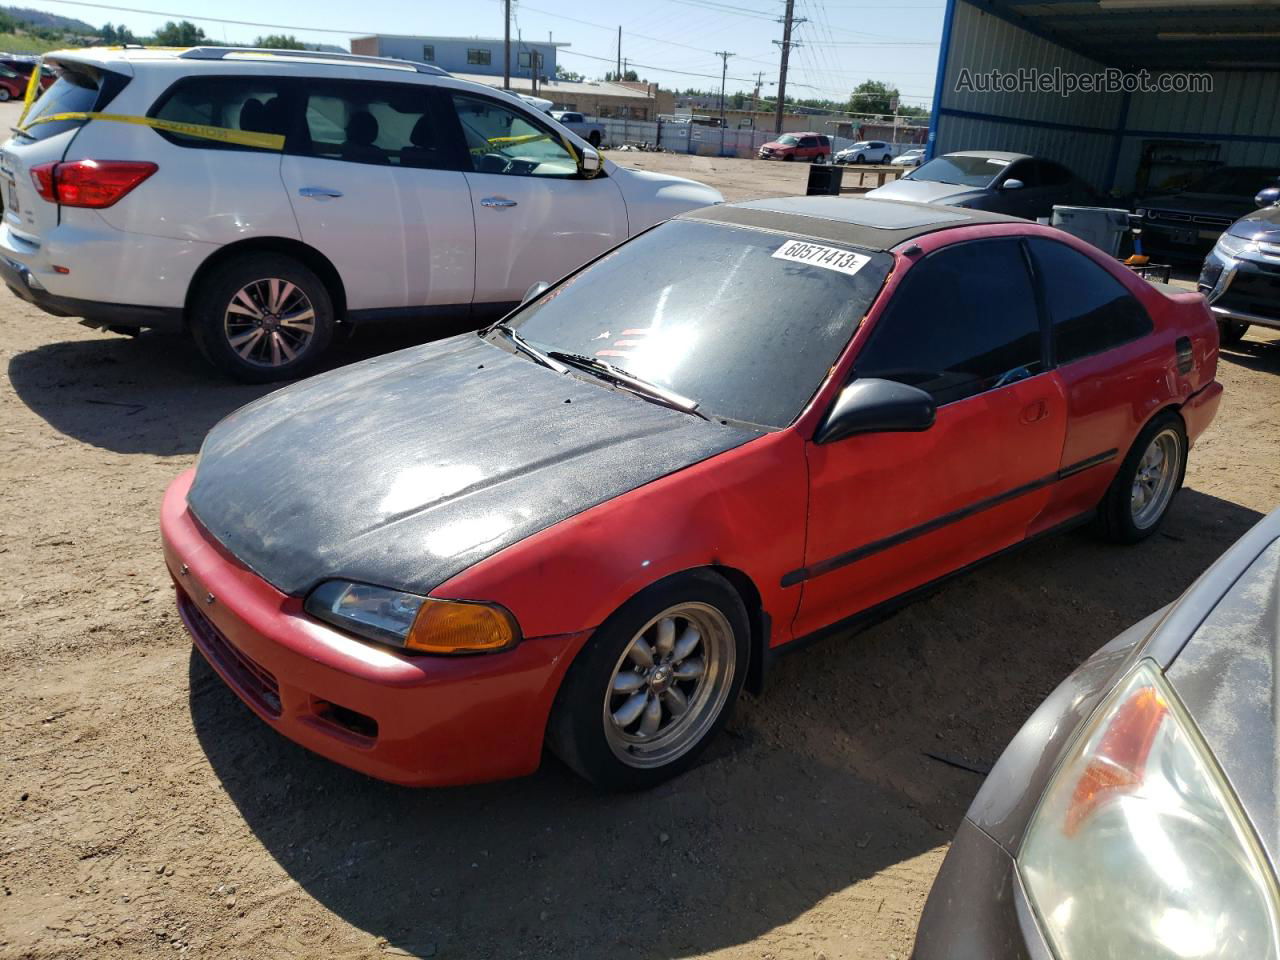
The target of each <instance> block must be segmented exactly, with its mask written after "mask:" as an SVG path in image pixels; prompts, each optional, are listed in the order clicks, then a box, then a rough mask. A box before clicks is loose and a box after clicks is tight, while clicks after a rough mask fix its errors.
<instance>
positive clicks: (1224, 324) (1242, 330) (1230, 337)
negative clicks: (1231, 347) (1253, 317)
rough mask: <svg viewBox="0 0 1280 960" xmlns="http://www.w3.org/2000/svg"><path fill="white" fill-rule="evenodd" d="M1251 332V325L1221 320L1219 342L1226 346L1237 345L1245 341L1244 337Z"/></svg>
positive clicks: (1237, 321) (1219, 323) (1219, 322)
mask: <svg viewBox="0 0 1280 960" xmlns="http://www.w3.org/2000/svg"><path fill="white" fill-rule="evenodd" d="M1248 332H1249V325H1248V324H1247V323H1242V322H1241V321H1239V320H1219V321H1218V342H1219V343H1225V344H1236V343H1239V342H1240V341H1241V340H1243V339H1244V335H1245V334H1246V333H1248Z"/></svg>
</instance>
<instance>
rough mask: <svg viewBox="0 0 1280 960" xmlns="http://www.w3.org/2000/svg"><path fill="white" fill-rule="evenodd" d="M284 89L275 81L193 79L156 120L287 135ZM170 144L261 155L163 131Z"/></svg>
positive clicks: (161, 107)
mask: <svg viewBox="0 0 1280 960" xmlns="http://www.w3.org/2000/svg"><path fill="white" fill-rule="evenodd" d="M286 102H287V101H286V99H285V97H284V96H283V89H282V84H281V82H280V81H279V80H276V79H273V78H271V77H192V78H190V79H188V80H183V81H180V82H179V83H177V84H176V85H174V86H173V87H172V88H171V89H170V90H169V92H168V94H166V95H165V97H164V99H162V100H161V101H160V103H159V104H158V105H157V106H156V107H155V108H154V109H153V110H152V113H151V115H152V116H153V117H158V118H159V119H161V120H173V121H175V122H177V123H194V124H200V125H202V126H209V127H225V128H227V129H228V130H247V131H250V132H252V133H279V134H286V133H288V127H289V117H288V110H287V108H286V106H285V104H286ZM159 133H160V135H161V136H162V137H164V138H165V139H166V140H168V141H169V142H170V143H176V144H177V145H178V146H180V147H196V148H199V149H204V150H256V149H261V148H258V147H246V146H242V145H241V144H237V143H223V142H221V141H219V140H209V139H206V138H204V137H188V136H186V135H184V134H181V133H171V132H169V131H167V130H161V131H159Z"/></svg>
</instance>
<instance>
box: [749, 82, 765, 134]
mask: <svg viewBox="0 0 1280 960" xmlns="http://www.w3.org/2000/svg"><path fill="white" fill-rule="evenodd" d="M762 86H764V71H763V70H757V71H756V90H755V93H753V94H752V95H751V112H752V113H755V112H756V111H757V110H759V109H760V88H761V87H762ZM751 125H752V126H755V118H754V117H753V118H752V120H751Z"/></svg>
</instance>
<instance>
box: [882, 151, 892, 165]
mask: <svg viewBox="0 0 1280 960" xmlns="http://www.w3.org/2000/svg"><path fill="white" fill-rule="evenodd" d="M880 162H881V163H892V162H893V157H892V156H890V155H889V154H887V153H886V154H885V155H884V158H883V159H882V160H881V161H880Z"/></svg>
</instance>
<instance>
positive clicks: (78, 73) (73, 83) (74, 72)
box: [26, 65, 128, 140]
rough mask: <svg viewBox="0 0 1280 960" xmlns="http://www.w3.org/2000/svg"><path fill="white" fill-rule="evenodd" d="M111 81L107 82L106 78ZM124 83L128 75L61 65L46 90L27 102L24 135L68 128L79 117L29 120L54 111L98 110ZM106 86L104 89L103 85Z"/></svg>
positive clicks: (43, 135) (35, 136)
mask: <svg viewBox="0 0 1280 960" xmlns="http://www.w3.org/2000/svg"><path fill="white" fill-rule="evenodd" d="M108 81H111V82H108ZM126 83H128V79H127V78H125V77H121V76H119V75H118V74H105V73H103V72H101V71H99V70H95V69H93V68H92V67H87V66H84V67H82V66H80V65H76V66H75V67H74V68H73V67H69V66H65V67H62V69H61V70H59V71H58V79H57V80H55V81H54V82H53V84H52V85H51V86H50V87H49V89H48V90H46V91H44V93H42V94H40V95H39V96H38V97H37V98H36V100H35V102H34V103H33V104H32V105H31V111H30V112H29V113H28V114H27V119H26V123H27V133H26V136H27V137H29V138H30V139H32V140H48V139H49V138H50V137H56V136H57V135H58V134H60V133H63V132H65V131H67V130H72V129H74V128H76V127H78V126H80V125H81V124H82V123H84V121H83V120H55V121H52V122H51V123H37V124H35V125H34V126H33V125H32V124H31V121H33V120H36V119H38V118H40V117H46V116H53V115H54V114H55V113H88V112H90V111H92V110H100V109H101V108H102V107H103V106H105V104H106V102H107V101H108V100H110V99H111V98H113V97H114V96H115V95H116V94H117V93H119V92H120V90H122V89H123V88H124V85H125V84H126ZM104 86H106V87H107V89H106V90H105V91H104V90H103V87H104Z"/></svg>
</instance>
